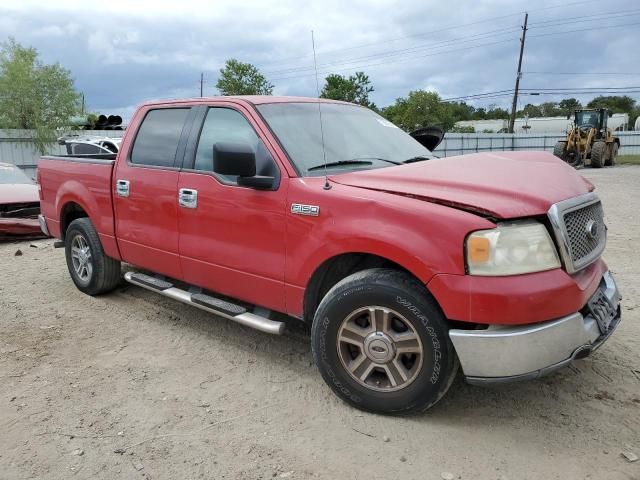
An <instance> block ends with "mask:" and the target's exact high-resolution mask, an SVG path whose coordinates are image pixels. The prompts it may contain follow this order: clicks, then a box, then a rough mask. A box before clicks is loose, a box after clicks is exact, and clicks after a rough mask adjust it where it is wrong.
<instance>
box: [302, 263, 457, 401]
mask: <svg viewBox="0 0 640 480" xmlns="http://www.w3.org/2000/svg"><path fill="white" fill-rule="evenodd" d="M448 332H449V328H448V326H447V323H446V320H445V318H444V316H443V315H442V313H441V312H440V310H439V308H438V307H437V305H436V304H435V301H434V300H432V299H431V297H430V296H429V294H428V292H427V291H426V290H425V288H424V286H423V285H421V284H419V283H418V282H417V281H415V280H414V279H413V278H412V277H411V276H409V275H408V274H406V273H404V272H399V271H395V270H388V269H382V268H377V269H371V270H365V271H362V272H358V273H354V274H353V275H350V276H349V277H347V278H345V279H344V280H342V281H340V282H339V283H338V284H337V285H335V286H334V287H333V288H332V289H331V290H330V291H329V292H328V293H327V295H326V296H325V298H324V299H323V300H322V302H321V303H320V306H319V307H318V311H317V312H316V315H315V318H314V321H313V327H312V334H311V341H312V349H313V355H314V359H315V361H316V364H317V365H318V368H319V369H320V373H321V374H322V376H323V378H324V380H325V381H326V382H327V384H328V385H329V386H330V387H331V388H332V389H333V391H334V392H335V393H336V394H337V395H338V396H339V397H341V398H342V399H343V400H345V401H347V402H348V403H350V404H352V405H354V406H356V407H358V408H361V409H363V410H368V411H373V412H378V413H386V414H391V413H395V414H398V413H411V412H416V411H422V410H426V409H427V408H429V407H431V406H432V405H434V404H435V403H436V402H437V401H438V400H440V398H442V396H443V395H444V394H445V393H446V392H447V390H448V389H449V387H450V385H451V382H452V381H453V379H454V377H455V374H456V371H457V368H458V361H457V357H456V354H455V351H454V348H453V345H452V344H451V341H450V340H449V333H448Z"/></svg>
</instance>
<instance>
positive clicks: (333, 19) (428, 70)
mask: <svg viewBox="0 0 640 480" xmlns="http://www.w3.org/2000/svg"><path fill="white" fill-rule="evenodd" d="M589 3H593V4H594V5H597V2H586V4H589ZM610 3H611V4H612V5H611V6H610V10H611V11H622V12H624V11H625V8H626V7H628V6H629V5H628V3H629V2H625V1H624V0H612V2H610ZM525 8H530V17H529V21H530V24H531V27H532V28H531V30H530V32H529V37H528V39H527V44H526V48H525V57H524V66H523V70H524V71H525V74H524V75H523V79H522V82H521V87H523V88H554V87H562V88H565V87H582V86H595V87H608V86H627V85H634V84H637V83H638V81H639V80H640V79H639V78H638V77H633V76H620V77H617V76H613V77H612V76H589V75H575V76H571V75H550V74H549V72H551V73H561V72H579V73H589V72H594V71H596V72H620V71H625V70H626V69H627V66H628V65H634V64H635V65H638V64H640V52H639V51H638V49H636V48H634V45H633V44H634V42H637V33H636V32H637V28H638V26H633V25H629V26H620V27H616V28H611V29H602V27H606V26H611V25H618V24H627V23H633V21H634V19H635V20H637V22H638V23H640V15H637V14H636V16H634V15H633V13H630V14H629V15H628V16H625V17H623V18H612V19H604V20H598V21H591V22H589V21H588V20H589V19H585V20H586V21H583V22H582V23H580V22H578V21H577V20H580V19H579V18H576V17H578V16H579V15H576V13H575V9H574V8H572V7H570V6H565V7H562V6H561V4H560V2H559V0H545V1H544V3H543V2H536V3H535V4H530V2H527V1H526V0H520V1H509V0H485V1H483V2H465V4H464V5H462V6H460V5H458V4H454V2H441V1H435V0H429V1H425V0H408V1H405V2H396V1H391V0H368V1H365V0H355V1H352V2H343V1H341V0H340V1H339V0H325V1H312V2H304V3H302V2H294V1H285V0H273V1H270V2H261V1H257V0H245V1H244V2H241V3H240V2H237V1H236V0H233V1H232V0H217V1H216V2H215V3H212V2H204V1H196V0H182V1H180V2H158V1H148V0H138V1H126V2H125V1H121V0H111V1H109V2H87V1H84V0H82V1H81V0H57V1H56V2H50V1H37V0H3V2H2V3H1V4H0V32H2V35H3V36H5V37H8V36H13V37H15V38H16V40H18V41H19V42H20V43H22V44H24V45H32V46H34V47H36V48H37V49H38V51H39V52H40V53H41V56H42V58H43V60H44V61H45V62H48V63H50V62H59V63H61V64H62V65H63V66H64V67H66V68H68V69H69V70H70V71H71V72H72V74H73V76H74V78H75V81H76V86H77V88H78V89H79V90H80V91H82V92H83V93H84V94H85V98H86V101H87V105H88V106H89V108H91V109H92V110H95V111H101V112H103V111H104V112H106V113H111V112H113V113H120V112H122V111H124V110H126V111H127V112H130V111H132V109H133V107H134V106H135V105H137V104H139V103H141V102H143V101H144V100H147V99H150V98H178V97H182V96H187V97H188V96H196V95H199V89H200V86H199V78H200V72H204V74H205V80H206V85H205V92H206V94H208V95H213V94H215V93H216V92H215V88H214V85H215V82H216V80H217V76H218V70H219V69H220V67H221V66H222V65H223V64H224V61H225V59H227V58H231V57H234V58H238V59H240V60H242V61H248V62H251V63H254V64H256V65H258V66H259V67H260V68H261V70H262V71H263V72H265V74H266V75H267V77H268V78H269V79H270V80H271V81H272V83H274V84H275V86H276V88H275V92H276V93H277V94H284V95H287V94H290V95H306V96H315V95H316V87H315V78H314V74H313V58H312V55H311V33H310V32H311V30H312V29H313V30H314V32H315V39H316V47H317V53H318V64H319V70H320V72H321V74H322V76H324V75H325V74H326V73H328V72H336V73H340V74H345V75H348V74H351V73H353V72H354V71H356V70H363V71H364V72H365V73H367V74H368V75H369V77H370V79H371V81H372V83H373V86H374V88H375V91H374V93H373V94H372V100H373V101H374V102H375V103H376V104H378V105H379V106H384V105H387V104H389V103H391V102H393V100H394V99H395V98H397V97H400V96H404V95H406V94H407V93H408V92H409V91H410V90H415V89H420V88H429V89H434V90H436V91H438V92H439V93H440V94H441V95H442V96H443V97H445V98H446V97H456V96H462V95H469V94H475V93H480V92H491V91H497V90H505V89H511V88H513V84H514V81H515V72H516V62H517V55H518V46H519V42H518V38H519V35H520V30H519V26H520V24H521V23H522V17H523V14H522V11H523V10H524V9H525ZM583 11H584V12H585V14H584V15H589V14H591V15H594V14H595V13H597V12H594V11H593V10H591V9H585V10H583ZM569 14H570V15H569ZM488 19H489V20H488ZM572 19H574V20H573V21H574V23H573V24H570V25H565V23H566V22H569V21H571V20H572ZM556 21H557V24H554V23H553V22H556ZM542 22H551V23H546V24H545V23H542ZM536 23H537V24H538V25H536ZM567 30H578V31H577V32H574V33H567V34H564V35H550V34H552V33H558V32H563V31H567ZM536 35H537V36H536ZM594 53H596V54H595V55H594ZM635 71H636V73H638V69H635ZM526 72H547V73H544V74H540V73H535V74H534V73H526ZM552 99H557V98H556V97H535V100H536V103H537V102H538V101H544V100H552ZM587 99H588V98H587ZM529 100H530V99H529V98H527V97H523V100H522V103H523V104H524V103H528V101H529ZM510 101H511V99H510V98H509V96H504V97H497V98H494V99H487V100H482V101H477V102H471V103H475V104H477V105H481V104H484V105H488V104H491V103H495V104H498V105H501V106H508V105H509V103H510Z"/></svg>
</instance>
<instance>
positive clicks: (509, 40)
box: [270, 39, 513, 81]
mask: <svg viewBox="0 0 640 480" xmlns="http://www.w3.org/2000/svg"><path fill="white" fill-rule="evenodd" d="M511 41H513V39H506V40H501V41H497V42H488V43H480V44H478V45H471V46H468V47H462V48H454V49H450V50H444V51H441V52H435V53H429V54H426V55H417V56H414V57H409V58H401V59H398V60H387V61H386V62H378V63H369V64H363V65H356V66H352V67H347V68H338V69H331V70H324V71H321V72H318V73H319V74H325V73H336V72H340V71H346V70H349V71H350V70H354V69H355V68H370V67H376V66H380V65H388V64H390V63H402V62H408V61H412V60H417V59H421V58H426V57H433V56H436V55H444V54H447V53H452V52H459V51H463V50H464V51H466V50H470V49H475V48H480V47H486V46H489V45H497V44H500V43H505V42H511ZM312 75H313V73H303V74H299V75H290V76H285V77H274V78H271V79H270V80H272V81H275V80H287V79H291V78H300V77H308V76H312Z"/></svg>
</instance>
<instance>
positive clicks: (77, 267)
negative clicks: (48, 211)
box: [65, 218, 120, 295]
mask: <svg viewBox="0 0 640 480" xmlns="http://www.w3.org/2000/svg"><path fill="white" fill-rule="evenodd" d="M65 254H66V257H67V267H68V268H69V274H70V275H71V279H72V280H73V283H75V284H76V287H78V290H80V291H81V292H84V293H86V294H87V295H99V294H101V293H106V292H109V291H111V290H113V289H114V288H115V287H116V286H117V285H118V283H119V282H120V262H119V261H117V260H114V259H113V258H111V257H108V256H107V255H105V253H104V250H103V249H102V244H101V243H100V238H99V237H98V232H97V231H96V229H95V227H94V226H93V223H91V220H89V219H88V218H78V219H76V220H74V221H73V222H71V224H70V225H69V228H68V229H67V232H66V233H65Z"/></svg>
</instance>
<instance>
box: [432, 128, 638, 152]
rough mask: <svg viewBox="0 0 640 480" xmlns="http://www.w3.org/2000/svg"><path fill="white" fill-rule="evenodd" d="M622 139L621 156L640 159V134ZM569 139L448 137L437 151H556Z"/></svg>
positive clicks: (621, 135)
mask: <svg viewBox="0 0 640 480" xmlns="http://www.w3.org/2000/svg"><path fill="white" fill-rule="evenodd" d="M615 135H616V136H617V137H618V138H620V152H619V154H620V155H640V132H615ZM565 137H566V135H562V134H555V133H537V134H526V133H447V134H446V135H445V136H444V139H443V140H442V143H441V144H440V145H439V146H438V148H436V149H435V152H434V153H435V154H436V155H438V156H440V157H451V156H453V155H464V154H467V153H476V152H495V151H499V152H503V151H514V150H516V151H517V150H545V151H547V152H552V151H553V146H554V145H555V144H556V142H557V141H558V140H561V139H563V138H565Z"/></svg>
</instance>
